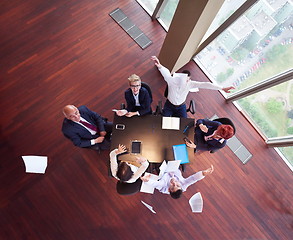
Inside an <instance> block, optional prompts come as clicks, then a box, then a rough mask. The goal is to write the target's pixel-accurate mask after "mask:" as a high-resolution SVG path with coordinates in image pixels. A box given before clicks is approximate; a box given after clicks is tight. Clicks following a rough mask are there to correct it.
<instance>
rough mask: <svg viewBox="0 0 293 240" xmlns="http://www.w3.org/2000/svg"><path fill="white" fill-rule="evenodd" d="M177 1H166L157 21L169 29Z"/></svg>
mask: <svg viewBox="0 0 293 240" xmlns="http://www.w3.org/2000/svg"><path fill="white" fill-rule="evenodd" d="M178 2H179V0H168V1H167V4H166V5H165V7H164V9H163V11H162V13H161V14H160V16H159V19H160V20H161V21H162V22H163V23H164V27H165V28H167V29H169V27H170V24H171V21H172V18H173V16H174V13H175V10H176V8H177V5H178Z"/></svg>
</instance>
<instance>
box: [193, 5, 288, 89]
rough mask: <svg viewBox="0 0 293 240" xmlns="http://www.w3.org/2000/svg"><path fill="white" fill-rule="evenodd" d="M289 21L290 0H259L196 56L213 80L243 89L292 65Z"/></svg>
mask: <svg viewBox="0 0 293 240" xmlns="http://www.w3.org/2000/svg"><path fill="white" fill-rule="evenodd" d="M231 2H232V1H231ZM292 24H293V4H292V2H291V1H286V0H275V1H272V0H267V1H266V0H260V1H258V2H257V3H256V4H255V5H254V6H252V7H251V9H249V10H248V11H247V12H246V13H245V14H244V15H242V16H241V17H240V18H239V19H238V20H237V21H236V22H235V23H233V24H232V25H231V26H230V27H229V28H228V29H227V30H225V31H224V32H223V33H222V34H221V35H220V36H219V37H218V38H217V39H216V40H214V41H213V42H212V43H211V44H210V45H209V46H207V47H206V48H205V49H204V50H202V51H201V52H200V53H199V54H198V55H197V56H196V57H195V60H196V61H197V62H199V64H200V65H201V66H202V68H203V70H204V71H205V72H206V73H207V74H208V76H209V77H210V78H211V80H212V81H216V82H218V83H220V84H222V85H226V86H228V85H233V86H235V88H236V89H235V91H237V90H240V89H243V88H245V87H247V86H251V85H253V84H254V83H257V82H260V81H263V80H265V79H267V78H269V77H272V76H274V75H277V74H279V73H281V72H284V71H286V70H289V69H292V67H293V37H292V35H293V28H292V26H293V25H292Z"/></svg>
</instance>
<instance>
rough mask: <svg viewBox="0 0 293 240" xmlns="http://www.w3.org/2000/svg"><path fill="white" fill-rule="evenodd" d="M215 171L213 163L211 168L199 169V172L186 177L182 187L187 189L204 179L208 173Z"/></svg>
mask: <svg viewBox="0 0 293 240" xmlns="http://www.w3.org/2000/svg"><path fill="white" fill-rule="evenodd" d="M213 171H214V166H213V165H211V167H210V168H208V169H206V170H203V171H199V172H197V173H195V174H193V175H191V176H189V177H188V178H185V179H184V181H183V183H182V188H183V189H184V190H186V189H187V188H188V187H189V186H190V185H192V184H194V183H196V182H198V181H200V180H202V179H204V178H205V177H206V176H207V175H209V174H211V173H212V172H213Z"/></svg>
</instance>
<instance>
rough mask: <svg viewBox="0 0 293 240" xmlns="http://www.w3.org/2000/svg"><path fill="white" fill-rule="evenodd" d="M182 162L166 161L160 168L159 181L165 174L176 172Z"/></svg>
mask: <svg viewBox="0 0 293 240" xmlns="http://www.w3.org/2000/svg"><path fill="white" fill-rule="evenodd" d="M180 163H181V160H174V161H168V163H166V161H165V160H164V161H163V162H162V164H161V166H160V167H159V169H160V174H159V179H161V178H162V177H163V175H164V173H165V172H175V171H176V170H177V169H178V168H179V166H180Z"/></svg>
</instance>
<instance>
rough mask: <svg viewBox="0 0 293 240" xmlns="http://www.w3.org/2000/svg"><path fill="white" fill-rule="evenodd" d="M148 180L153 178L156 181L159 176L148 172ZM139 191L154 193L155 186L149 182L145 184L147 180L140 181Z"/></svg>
mask: <svg viewBox="0 0 293 240" xmlns="http://www.w3.org/2000/svg"><path fill="white" fill-rule="evenodd" d="M149 175H150V176H151V177H150V180H154V181H158V179H159V176H158V175H155V174H152V173H150V174H149ZM140 191H141V192H144V193H150V194H154V191H155V188H154V187H153V186H151V185H150V184H147V182H144V181H142V184H141V187H140Z"/></svg>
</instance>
